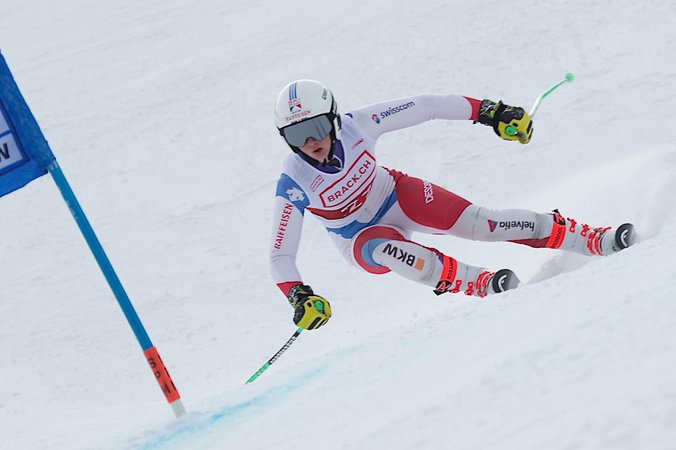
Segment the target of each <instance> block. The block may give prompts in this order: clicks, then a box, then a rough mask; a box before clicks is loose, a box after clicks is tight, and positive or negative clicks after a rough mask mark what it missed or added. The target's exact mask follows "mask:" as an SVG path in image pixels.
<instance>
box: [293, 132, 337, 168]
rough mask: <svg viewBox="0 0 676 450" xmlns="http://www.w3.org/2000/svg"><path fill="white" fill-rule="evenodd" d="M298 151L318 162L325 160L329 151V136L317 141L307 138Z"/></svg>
mask: <svg viewBox="0 0 676 450" xmlns="http://www.w3.org/2000/svg"><path fill="white" fill-rule="evenodd" d="M300 151H301V152H303V153H305V154H306V155H307V156H309V157H310V158H312V159H315V160H317V161H319V162H322V161H324V160H326V158H328V157H329V152H330V151H331V135H328V136H326V137H325V138H324V139H321V140H319V141H318V140H316V139H315V138H311V137H310V138H308V139H307V141H305V145H304V146H302V147H300Z"/></svg>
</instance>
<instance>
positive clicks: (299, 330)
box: [244, 328, 303, 384]
mask: <svg viewBox="0 0 676 450" xmlns="http://www.w3.org/2000/svg"><path fill="white" fill-rule="evenodd" d="M301 331H303V329H302V328H298V329H297V330H296V332H295V333H293V336H291V337H290V338H289V340H288V341H286V344H284V346H283V347H282V348H280V349H279V351H278V352H277V353H275V356H273V357H272V358H270V359H269V360H268V362H266V363H265V364H263V366H262V367H261V368H260V369H258V371H257V372H256V373H254V374H253V375H251V377H249V379H248V380H246V383H244V384H249V383H252V382H253V381H255V380H256V378H258V377H260V376H261V374H262V373H263V372H265V371H266V370H268V367H270V366H271V365H272V363H273V362H275V361H277V360H278V359H279V357H280V356H282V353H284V352H285V351H286V350H287V349H288V348H289V347H291V344H293V343H294V341H295V340H296V338H297V337H298V336H300V333H301Z"/></svg>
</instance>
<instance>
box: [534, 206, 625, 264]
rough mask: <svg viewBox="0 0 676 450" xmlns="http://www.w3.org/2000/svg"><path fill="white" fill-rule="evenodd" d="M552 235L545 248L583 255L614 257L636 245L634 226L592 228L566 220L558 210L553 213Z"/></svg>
mask: <svg viewBox="0 0 676 450" xmlns="http://www.w3.org/2000/svg"><path fill="white" fill-rule="evenodd" d="M551 214H552V216H553V220H554V223H553V226H552V234H551V235H550V237H549V239H548V240H547V243H546V245H545V247H548V248H558V249H561V250H569V251H573V252H575V253H581V254H583V255H587V256H591V255H603V256H607V255H612V254H613V253H617V252H619V251H620V250H624V249H625V248H627V247H630V246H631V245H633V244H634V241H635V239H636V236H635V232H634V226H633V225H632V224H630V223H625V224H622V225H620V226H619V227H617V228H616V229H612V228H611V227H597V228H591V227H590V226H589V225H587V224H578V222H577V221H576V220H575V219H571V218H570V217H568V218H567V219H564V218H563V216H562V215H561V214H560V213H559V211H558V210H557V209H555V210H554V211H552V213H551Z"/></svg>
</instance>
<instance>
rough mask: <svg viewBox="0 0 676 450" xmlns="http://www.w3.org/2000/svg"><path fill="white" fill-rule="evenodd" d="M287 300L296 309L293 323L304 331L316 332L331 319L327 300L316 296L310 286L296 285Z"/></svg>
mask: <svg viewBox="0 0 676 450" xmlns="http://www.w3.org/2000/svg"><path fill="white" fill-rule="evenodd" d="M287 298H288V299H289V303H291V306H292V307H293V309H294V313H293V323H295V324H296V325H298V326H299V327H300V328H303V329H304V330H315V329H317V328H319V327H321V326H322V325H324V324H325V323H326V322H328V321H329V319H330V318H331V305H329V302H328V301H327V300H326V299H325V298H323V297H320V296H318V295H315V293H314V292H312V288H311V287H310V286H307V285H305V284H297V285H295V286H294V287H292V288H291V290H289V295H288V296H287Z"/></svg>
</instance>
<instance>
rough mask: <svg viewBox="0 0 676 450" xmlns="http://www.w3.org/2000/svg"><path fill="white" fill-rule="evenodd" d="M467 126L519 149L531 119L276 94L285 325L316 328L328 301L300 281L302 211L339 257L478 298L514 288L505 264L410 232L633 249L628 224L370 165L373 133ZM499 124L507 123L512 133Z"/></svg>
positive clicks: (483, 104)
mask: <svg viewBox="0 0 676 450" xmlns="http://www.w3.org/2000/svg"><path fill="white" fill-rule="evenodd" d="M432 119H445V120H472V121H474V122H475V123H476V122H478V123H481V124H483V125H487V126H490V127H492V128H493V130H494V131H495V133H496V134H497V135H498V136H500V137H501V138H502V139H506V140H509V141H517V140H518V141H519V142H520V143H522V144H527V143H528V142H529V141H530V139H531V136H532V135H533V123H532V121H531V119H530V117H529V115H528V114H527V113H526V112H525V111H524V110H523V109H522V108H518V107H513V106H509V105H506V104H504V103H502V102H501V101H499V102H497V103H496V102H494V101H491V100H488V99H486V100H477V99H474V98H470V97H462V96H458V95H419V96H415V97H407V98H400V99H396V100H390V101H387V102H383V103H377V104H374V105H370V106H366V107H364V108H361V109H357V110H353V111H352V112H348V113H347V114H339V113H338V107H337V104H336V100H335V99H334V97H333V94H332V93H331V91H330V90H329V89H327V88H326V87H324V86H323V85H322V84H321V83H319V82H317V81H312V80H298V81H294V82H292V83H290V84H288V85H287V86H285V87H284V88H283V89H282V90H281V92H280V93H279V94H278V96H277V100H276V104H275V122H276V125H277V129H278V130H279V134H280V135H281V136H282V137H283V138H284V140H285V141H286V143H287V144H288V145H289V147H291V150H292V151H293V153H291V154H289V156H288V157H287V158H286V161H285V163H284V167H283V171H282V174H281V176H280V178H279V181H278V183H277V192H276V200H275V209H274V222H273V239H272V248H271V269H272V276H273V278H274V280H275V282H276V283H277V285H278V286H279V288H280V289H281V290H282V292H283V293H284V295H286V297H287V299H288V300H289V302H290V303H291V306H292V307H293V308H294V317H293V321H294V323H295V324H296V325H297V326H299V327H301V328H303V329H310V330H312V329H316V328H319V327H321V326H322V325H324V324H325V323H326V322H327V321H328V320H329V318H330V317H331V306H330V305H329V302H328V301H327V300H326V299H324V298H323V297H321V296H319V295H316V294H315V293H314V292H313V290H312V289H311V288H310V286H308V285H306V284H305V283H304V282H303V280H302V277H301V275H300V273H299V272H298V269H297V267H296V253H297V250H298V245H299V242H300V237H301V230H302V224H303V216H304V214H305V212H306V211H309V212H310V213H312V214H313V215H314V216H315V217H316V218H317V219H318V220H319V221H320V222H321V223H322V224H323V225H324V226H325V227H326V229H327V231H328V232H329V235H330V236H331V238H332V239H333V241H334V242H335V244H336V245H337V246H338V248H339V250H340V251H341V253H342V254H343V256H344V257H345V258H346V259H347V260H348V261H349V262H350V263H352V264H353V265H355V266H356V267H359V268H361V269H363V270H365V271H367V272H369V273H373V274H384V273H387V272H390V271H392V272H394V273H396V274H398V275H400V276H403V277H405V278H407V279H410V280H413V281H416V282H419V283H422V284H425V285H428V286H430V287H432V288H433V292H434V293H435V294H437V295H441V294H443V293H446V292H448V293H459V292H462V293H464V294H466V295H472V296H476V297H484V296H486V295H488V294H496V293H500V292H503V291H506V290H508V289H513V288H515V287H517V286H518V284H519V279H518V278H517V276H516V275H515V274H514V272H512V271H511V270H509V269H501V270H498V271H496V272H492V271H490V270H488V269H485V268H483V267H475V266H471V265H468V264H465V263H462V262H460V261H458V260H456V259H454V258H453V257H451V256H449V255H446V254H444V253H442V252H440V251H439V250H436V249H434V248H430V247H425V246H423V245H420V244H418V243H416V242H414V241H411V240H410V238H411V233H412V232H414V231H417V232H422V233H430V234H449V235H454V236H459V237H462V238H466V239H472V240H480V241H510V242H516V243H519V244H525V245H528V246H531V247H545V248H558V249H562V250H568V251H572V252H576V253H581V254H584V255H609V254H612V253H615V252H618V251H620V250H622V249H624V248H627V247H628V246H629V245H631V244H632V242H633V236H634V234H633V226H632V225H631V224H623V225H621V226H620V227H618V228H617V229H611V228H610V227H601V228H592V227H589V226H588V225H586V224H581V223H580V222H578V221H576V220H574V219H571V218H564V217H563V216H562V215H561V214H560V213H559V212H558V211H557V210H554V211H553V212H551V213H546V214H541V213H536V212H531V211H527V210H520V209H505V210H490V209H486V208H483V207H481V206H478V205H475V204H473V203H471V202H470V201H468V200H465V199H464V198H462V197H460V196H458V195H456V194H454V193H452V192H449V191H447V190H445V189H443V188H442V187H440V186H438V185H436V184H433V183H431V182H429V181H424V180H421V179H418V178H414V177H412V176H409V175H406V174H405V173H402V172H399V171H396V170H392V169H386V168H384V167H382V166H378V165H377V163H376V158H375V155H376V152H375V144H376V140H377V139H378V137H379V136H380V135H381V134H383V133H387V132H390V131H394V130H398V129H401V128H406V127H411V126H413V125H417V124H419V123H422V122H425V121H428V120H432ZM507 127H514V129H516V134H514V133H513V132H512V133H510V132H509V131H510V130H508V129H507Z"/></svg>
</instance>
